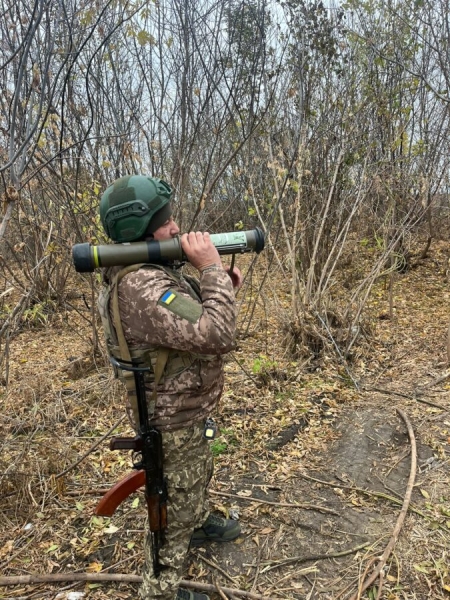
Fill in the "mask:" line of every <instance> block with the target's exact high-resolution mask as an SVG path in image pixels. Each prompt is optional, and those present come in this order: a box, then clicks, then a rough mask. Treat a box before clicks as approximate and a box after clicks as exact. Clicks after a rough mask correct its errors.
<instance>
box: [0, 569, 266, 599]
mask: <svg viewBox="0 0 450 600" xmlns="http://www.w3.org/2000/svg"><path fill="white" fill-rule="evenodd" d="M61 581H97V582H99V581H121V582H127V583H142V577H141V575H127V574H126V573H51V574H48V575H39V574H37V573H36V574H34V575H15V576H11V577H0V586H3V585H28V584H32V583H59V582H61ZM180 585H181V586H182V587H185V588H191V589H194V590H200V591H203V592H217V588H216V586H215V585H211V584H209V583H200V582H198V581H188V580H185V579H182V580H181V581H180ZM221 589H222V591H223V592H224V593H225V594H230V595H234V596H240V597H241V598H249V599H250V600H274V599H271V598H269V597H267V596H261V595H260V594H253V593H251V592H246V591H245V590H239V589H234V588H227V587H223V586H222V587H221Z"/></svg>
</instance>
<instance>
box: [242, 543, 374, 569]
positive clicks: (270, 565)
mask: <svg viewBox="0 0 450 600" xmlns="http://www.w3.org/2000/svg"><path fill="white" fill-rule="evenodd" d="M369 545H370V544H369V542H366V543H365V544H359V546H355V547H354V548H349V549H348V550H342V551H340V552H330V553H327V554H310V555H309V556H308V555H306V556H291V557H290V558H280V559H278V560H271V561H264V562H262V563H260V564H261V565H262V566H266V568H265V569H262V571H261V572H262V573H266V572H267V571H270V570H271V569H275V568H277V567H280V566H284V565H288V564H290V563H293V562H295V563H305V562H312V561H315V560H326V559H327V558H340V557H341V556H348V555H349V554H354V553H355V552H358V550H362V549H363V548H367V546H369ZM255 566H257V565H252V564H244V567H255Z"/></svg>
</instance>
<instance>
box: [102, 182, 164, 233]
mask: <svg viewBox="0 0 450 600" xmlns="http://www.w3.org/2000/svg"><path fill="white" fill-rule="evenodd" d="M171 195H172V189H171V187H170V186H169V184H168V183H166V182H165V181H163V180H162V179H158V178H156V177H146V176H144V175H127V176H126V177H121V178H120V179H117V180H116V181H114V183H112V184H111V185H110V186H109V187H108V188H107V189H106V190H105V192H104V193H103V194H102V197H101V199H100V220H101V222H102V225H103V228H104V230H105V233H106V234H107V236H108V237H109V238H111V239H112V240H113V241H115V242H119V243H123V242H135V241H137V240H140V239H142V238H143V237H145V235H149V234H151V233H153V232H154V231H156V229H158V228H159V227H160V226H161V225H162V224H163V223H164V222H165V221H166V220H167V219H168V218H170V216H171V214H172V211H171V206H170V198H171Z"/></svg>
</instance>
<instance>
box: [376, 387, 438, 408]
mask: <svg viewBox="0 0 450 600" xmlns="http://www.w3.org/2000/svg"><path fill="white" fill-rule="evenodd" d="M364 391H366V392H379V393H380V394H386V395H387V396H399V397H400V398H407V399H408V400H415V401H416V402H422V404H428V406H432V407H433V408H439V409H440V410H443V411H444V412H448V408H445V406H441V405H440V404H437V403H436V402H431V400H424V398H419V397H418V396H411V395H409V394H402V393H401V392H395V391H394V390H384V389H383V388H379V387H370V388H364Z"/></svg>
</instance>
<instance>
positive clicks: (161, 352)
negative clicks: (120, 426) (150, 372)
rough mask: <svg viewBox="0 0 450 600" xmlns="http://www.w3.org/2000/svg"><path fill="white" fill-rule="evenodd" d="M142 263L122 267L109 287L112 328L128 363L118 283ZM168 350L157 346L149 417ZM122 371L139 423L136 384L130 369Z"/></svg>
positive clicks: (154, 404) (129, 358)
mask: <svg viewBox="0 0 450 600" xmlns="http://www.w3.org/2000/svg"><path fill="white" fill-rule="evenodd" d="M144 264H145V263H141V264H136V265H128V266H127V267H124V268H123V269H121V270H120V271H119V272H118V273H117V275H116V276H115V277H114V280H113V283H112V286H111V288H112V289H111V291H112V298H111V302H112V305H111V307H112V320H113V325H114V329H115V331H116V335H117V341H118V344H119V349H120V357H121V359H122V360H125V361H127V362H130V363H131V362H132V361H131V354H130V349H129V348H128V344H127V341H126V339H125V334H124V331H123V327H122V321H121V320H120V308H119V283H120V281H121V280H122V278H123V277H125V275H128V273H132V272H134V271H138V270H139V269H140V268H141V267H143V266H144ZM169 352H170V349H169V348H164V347H163V346H161V347H159V348H158V354H157V357H156V363H155V366H154V375H155V382H154V388H153V392H152V397H151V405H150V411H149V412H150V415H149V416H150V418H151V417H152V416H153V413H154V411H155V406H156V396H157V393H158V392H157V387H158V384H159V382H160V380H161V378H162V375H163V373H164V369H165V366H166V364H167V360H168V358H169ZM122 373H123V376H124V379H125V387H126V389H127V393H128V399H129V402H130V404H131V408H132V410H133V414H134V417H135V420H136V424H139V425H141V424H140V423H139V418H137V419H136V417H138V415H139V412H138V409H137V391H136V386H135V382H134V375H133V373H132V371H122Z"/></svg>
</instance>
